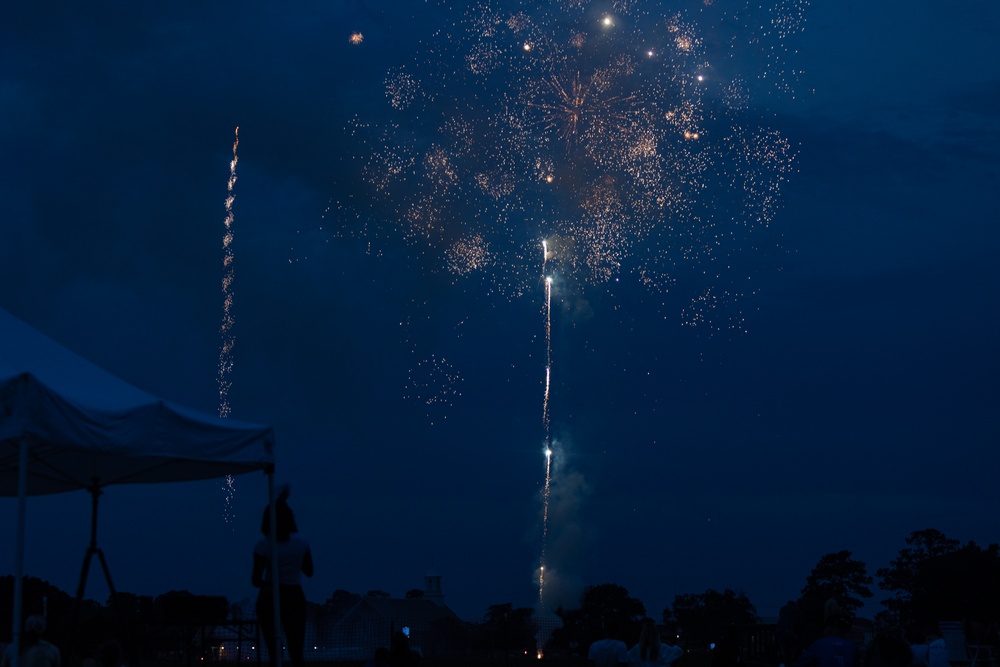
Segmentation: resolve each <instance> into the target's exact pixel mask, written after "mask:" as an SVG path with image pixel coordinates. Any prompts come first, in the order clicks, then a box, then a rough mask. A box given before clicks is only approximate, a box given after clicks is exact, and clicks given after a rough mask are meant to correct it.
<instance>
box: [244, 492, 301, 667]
mask: <svg viewBox="0 0 1000 667" xmlns="http://www.w3.org/2000/svg"><path fill="white" fill-rule="evenodd" d="M289 493H290V489H289V487H288V486H287V485H286V486H284V487H282V488H281V490H280V491H279V493H278V497H277V499H276V500H275V501H274V522H275V535H274V536H273V538H274V539H273V541H272V535H271V506H270V505H268V506H266V507H265V508H264V515H263V517H262V518H261V521H260V532H261V533H262V534H263V537H262V538H261V539H260V540H259V541H258V542H257V544H256V545H254V548H253V574H252V575H251V583H253V585H254V587H256V588H258V589H259V592H258V593H257V622H258V624H259V625H260V631H261V634H262V635H263V637H264V644H265V645H266V646H267V654H268V657H269V659H270V661H271V664H272V665H276V664H277V663H278V651H280V650H281V644H280V643H279V641H278V639H279V637H278V636H276V634H277V633H276V629H275V627H274V585H273V580H272V579H271V577H272V567H271V554H272V548H273V549H274V551H275V552H276V553H277V561H276V564H277V568H276V569H277V571H278V598H279V605H280V606H279V610H278V611H279V613H280V615H281V626H282V628H284V630H285V639H286V640H287V642H288V655H289V657H290V658H291V662H292V665H293V667H302V666H303V665H304V664H305V639H306V596H305V592H304V591H303V590H302V575H303V574H304V575H306V576H307V577H311V576H313V558H312V549H311V548H310V547H309V542H308V540H306V538H305V537H303V536H302V535H300V534H299V528H298V526H297V525H296V523H295V514H294V513H293V512H292V508H291V507H289V506H288V495H289Z"/></svg>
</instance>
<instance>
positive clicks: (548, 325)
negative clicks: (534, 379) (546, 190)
mask: <svg viewBox="0 0 1000 667" xmlns="http://www.w3.org/2000/svg"><path fill="white" fill-rule="evenodd" d="M548 254H549V249H548V242H547V241H542V277H543V278H544V279H545V396H544V398H543V399H542V427H543V429H544V431H545V486H544V487H543V489H542V555H541V558H540V559H539V564H538V605H539V606H540V607H542V608H544V607H545V560H546V558H545V556H546V553H545V551H546V546H547V543H548V536H549V496H550V492H551V490H552V437H551V430H552V429H551V420H550V419H549V390H550V389H551V387H552V277H551V276H546V275H545V260H546V259H547V258H548Z"/></svg>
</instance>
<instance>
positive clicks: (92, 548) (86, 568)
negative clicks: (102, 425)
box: [69, 477, 124, 656]
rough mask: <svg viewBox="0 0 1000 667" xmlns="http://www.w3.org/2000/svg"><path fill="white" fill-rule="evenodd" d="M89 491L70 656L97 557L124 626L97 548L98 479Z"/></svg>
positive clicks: (113, 589) (105, 568)
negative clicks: (86, 533) (87, 525)
mask: <svg viewBox="0 0 1000 667" xmlns="http://www.w3.org/2000/svg"><path fill="white" fill-rule="evenodd" d="M87 490H88V491H90V498H91V502H90V545H89V546H88V547H87V553H86V554H85V555H84V557H83V567H82V568H81V569H80V583H79V584H77V587H76V600H75V601H74V603H73V632H72V635H71V636H72V641H71V642H70V651H69V654H70V656H72V655H73V653H74V650H75V647H74V644H75V643H76V642H75V640H76V638H77V635H78V631H79V629H80V605H81V602H83V594H84V593H85V592H86V590H87V575H88V573H89V572H90V560H91V559H92V558H93V557H94V555H95V554H96V555H97V558H98V560H99V561H100V562H101V570H102V571H103V572H104V580H105V581H106V582H107V583H108V591H109V592H110V594H111V597H110V600H111V603H112V604H113V605H114V606H115V609H116V610H117V611H118V614H119V620H120V621H122V623H123V624H124V618H122V616H121V608H120V607H119V606H118V592H117V591H116V590H115V584H114V582H113V581H112V580H111V570H110V569H108V561H107V560H105V558H104V552H103V551H101V549H100V547H98V546H97V500H98V498H100V496H101V484H100V479H98V478H97V477H95V478H94V480H93V484H91V486H90V487H89V488H88V489H87Z"/></svg>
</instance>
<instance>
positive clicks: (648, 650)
mask: <svg viewBox="0 0 1000 667" xmlns="http://www.w3.org/2000/svg"><path fill="white" fill-rule="evenodd" d="M682 655H684V650H683V649H682V648H680V647H679V646H671V645H670V644H661V643H660V633H659V632H657V630H656V624H655V623H654V622H653V621H652V620H651V619H647V620H645V621H643V623H642V630H641V631H640V632H639V643H637V644H636V645H635V646H633V647H632V648H631V649H630V650H629V652H628V664H629V665H630V666H631V667H653V666H654V665H660V666H663V665H669V664H671V663H672V662H673V661H674V660H676V659H677V658H679V657H681V656H682Z"/></svg>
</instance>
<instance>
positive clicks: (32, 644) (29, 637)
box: [0, 614, 62, 667]
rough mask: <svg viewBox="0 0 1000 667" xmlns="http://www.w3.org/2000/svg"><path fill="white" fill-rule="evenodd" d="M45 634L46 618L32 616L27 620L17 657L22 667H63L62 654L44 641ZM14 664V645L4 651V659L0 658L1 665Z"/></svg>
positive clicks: (8, 666) (9, 666) (36, 615)
mask: <svg viewBox="0 0 1000 667" xmlns="http://www.w3.org/2000/svg"><path fill="white" fill-rule="evenodd" d="M43 634H45V617H44V616H42V615H41V614H32V615H31V616H29V617H28V618H27V619H25V621H24V630H23V631H22V632H21V642H20V646H19V650H18V655H17V659H18V660H17V663H18V665H19V666H20V667H61V665H62V654H61V653H59V649H58V648H56V646H55V645H54V644H51V643H49V642H47V641H45V640H44V639H42V635H43ZM13 664H14V645H13V644H11V645H10V646H8V647H7V650H6V651H4V654H3V658H0V665H2V667H11V666H12V665H13Z"/></svg>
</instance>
